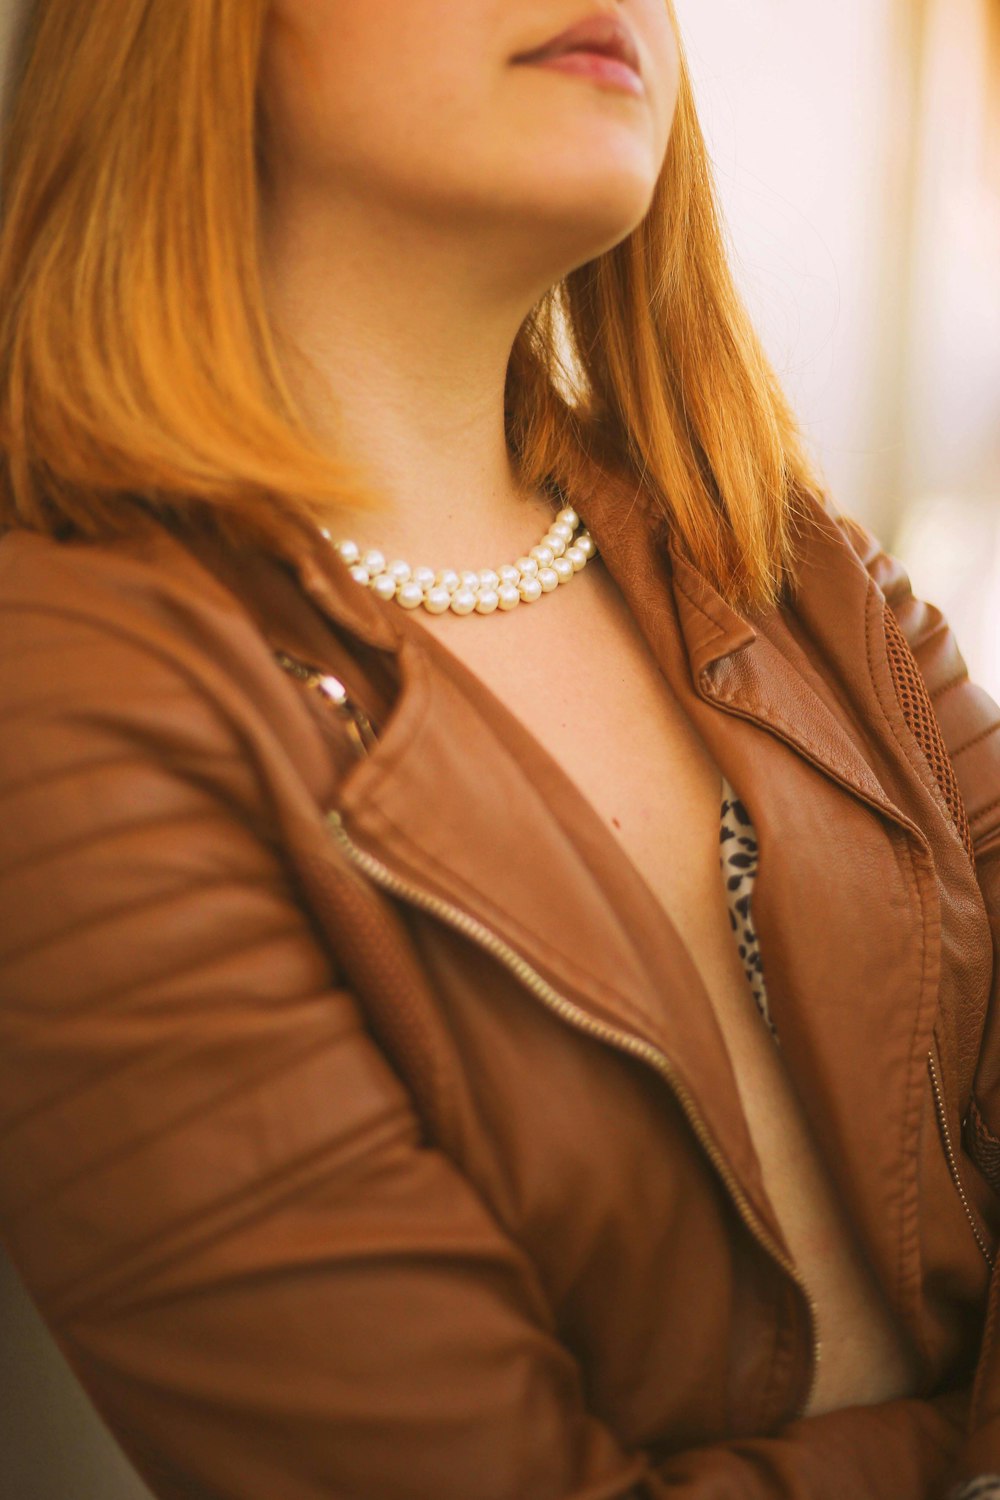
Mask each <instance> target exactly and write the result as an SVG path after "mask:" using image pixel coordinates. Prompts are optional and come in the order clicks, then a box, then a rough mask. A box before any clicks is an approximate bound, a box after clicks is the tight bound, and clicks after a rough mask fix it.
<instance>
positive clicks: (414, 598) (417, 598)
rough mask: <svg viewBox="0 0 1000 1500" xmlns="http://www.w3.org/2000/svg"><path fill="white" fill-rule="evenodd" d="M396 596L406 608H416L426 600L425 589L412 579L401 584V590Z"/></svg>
mask: <svg viewBox="0 0 1000 1500" xmlns="http://www.w3.org/2000/svg"><path fill="white" fill-rule="evenodd" d="M396 598H397V599H398V600H399V602H400V604H401V605H402V606H403V608H404V609H416V608H417V605H418V604H423V602H424V591H423V589H422V588H421V587H420V585H419V583H414V582H413V580H412V579H410V580H409V581H408V582H407V583H401V584H400V585H399V592H398V593H397V594H396Z"/></svg>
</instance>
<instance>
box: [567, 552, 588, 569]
mask: <svg viewBox="0 0 1000 1500" xmlns="http://www.w3.org/2000/svg"><path fill="white" fill-rule="evenodd" d="M563 556H564V557H565V558H567V559H568V560H569V561H570V562H571V563H572V564H573V571H574V573H579V571H580V569H581V568H584V567H586V565H587V557H586V553H584V552H581V551H580V549H579V547H567V548H566V551H565V553H564V554H563Z"/></svg>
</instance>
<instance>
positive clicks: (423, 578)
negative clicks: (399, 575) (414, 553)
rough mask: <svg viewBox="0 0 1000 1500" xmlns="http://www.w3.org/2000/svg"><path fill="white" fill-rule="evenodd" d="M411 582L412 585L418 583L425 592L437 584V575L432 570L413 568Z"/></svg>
mask: <svg viewBox="0 0 1000 1500" xmlns="http://www.w3.org/2000/svg"><path fill="white" fill-rule="evenodd" d="M413 581H414V583H419V585H420V587H421V588H422V589H424V590H425V591H426V590H427V589H432V588H433V587H434V585H435V583H436V582H437V575H436V574H435V572H434V569H433V568H414V570H413Z"/></svg>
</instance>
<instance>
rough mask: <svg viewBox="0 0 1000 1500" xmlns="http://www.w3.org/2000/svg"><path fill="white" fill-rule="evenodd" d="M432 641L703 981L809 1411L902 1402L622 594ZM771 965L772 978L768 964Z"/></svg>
mask: <svg viewBox="0 0 1000 1500" xmlns="http://www.w3.org/2000/svg"><path fill="white" fill-rule="evenodd" d="M423 623H424V622H423V621H421V624H423ZM429 628H431V629H432V630H433V632H434V634H435V635H436V636H437V637H438V639H439V640H440V641H441V643H442V644H444V645H445V646H446V647H447V648H448V649H449V650H450V651H451V652H453V653H454V655H456V656H457V657H459V659H460V660H461V661H462V662H463V664H464V665H465V666H466V667H468V668H469V669H470V670H471V671H472V672H474V673H475V675H476V676H477V677H478V678H479V679H480V680H481V681H482V682H483V683H484V684H485V685H486V686H487V687H488V688H489V689H490V690H491V691H492V692H493V693H494V694H495V695H496V696H497V697H499V698H500V699H501V700H502V701H503V702H504V703H505V704H506V706H507V707H508V709H510V710H511V711H512V712H513V713H514V714H515V715H516V716H517V717H518V718H519V719H520V720H521V721H522V723H524V725H525V726H526V727H527V728H528V729H529V730H530V732H531V733H532V735H533V736H534V737H535V738H536V739H537V740H538V741H539V742H540V744H541V745H542V746H543V747H544V748H545V749H546V750H547V751H548V752H549V754H550V755H551V756H552V757H553V759H554V760H555V761H556V762H557V763H558V764H559V766H560V767H561V768H562V769H563V771H564V772H565V773H566V775H567V776H568V777H569V778H570V779H571V780H572V781H573V782H574V783H575V784H576V786H577V788H578V789H579V790H580V791H581V792H582V793H583V795H584V797H585V798H586V799H587V801H588V802H589V803H590V805H591V806H592V807H593V809H594V810H595V811H596V812H597V813H598V815H599V816H600V818H601V819H602V821H603V822H604V824H605V825H606V827H607V828H608V831H609V833H610V834H611V835H612V836H613V837H614V838H615V839H616V840H618V841H619V843H620V844H621V845H622V847H623V849H624V851H625V853H626V855H627V856H628V858H629V859H630V861H631V863H632V864H633V865H634V867H635V868H636V870H637V871H638V872H639V874H640V875H641V876H642V878H643V879H644V881H645V882H646V884H647V885H648V886H649V888H650V890H651V891H652V893H653V895H654V896H655V898H656V900H657V901H658V903H659V905H660V906H661V907H662V909H663V911H664V913H665V914H666V916H667V917H668V918H669V919H670V920H671V921H672V922H673V924H674V926H675V927H676V928H677V930H678V932H679V934H680V935H681V937H682V940H683V942H684V944H685V946H686V947H687V949H688V951H689V953H690V955H691V958H692V960H693V962H694V964H695V966H696V967H697V969H698V971H699V972H700V974H701V977H702V979H703V981H704V984H705V989H706V991H707V993H708V996H709V997H710V1001H711V1004H712V1007H713V1010H714V1013H715V1019H716V1021H717V1023H718V1025H719V1028H720V1030H721V1031H722V1034H723V1037H724V1039H725V1043H726V1047H727V1049H728V1051H729V1054H730V1057H731V1059H732V1063H733V1070H734V1073H735V1076H736V1079H737V1084H738V1088H739V1093H740V1103H741V1105H742V1108H743V1112H744V1115H745V1117H746V1120H747V1125H748V1128H749V1131H750V1135H751V1138H752V1140H753V1143H754V1146H755V1148H756V1150H757V1153H758V1156H759V1159H760V1163H761V1170H762V1173H763V1176H764V1180H765V1183H766V1186H767V1190H768V1193H769V1196H770V1197H771V1199H772V1202H773V1204H774V1208H775V1212H776V1214H777V1216H778V1219H779V1221H780V1222H781V1224H782V1227H783V1229H784V1231H785V1234H786V1238H787V1240H788V1243H789V1246H790V1248H791V1250H792V1253H793V1255H794V1257H795V1259H796V1260H797V1261H798V1262H799V1264H800V1267H801V1269H802V1271H803V1274H804V1277H805V1280H806V1282H807V1284H808V1285H809V1286H810V1288H811V1290H812V1293H813V1297H814V1302H815V1305H816V1307H817V1310H818V1314H819V1317H820V1321H821V1328H822V1330H823V1334H824V1336H825V1339H826V1349H827V1357H826V1359H825V1361H824V1373H823V1377H822V1379H821V1381H820V1382H818V1383H817V1386H816V1388H815V1390H814V1398H813V1399H814V1407H813V1409H817V1408H821V1407H822V1406H825V1405H826V1404H839V1403H841V1402H843V1401H845V1400H848V1399H852V1400H853V1399H879V1398H880V1397H882V1396H884V1395H886V1394H888V1393H889V1392H893V1393H895V1392H897V1391H899V1390H901V1389H903V1388H905V1386H906V1385H907V1383H908V1381H909V1379H910V1374H909V1372H908V1370H907V1368H906V1365H905V1361H904V1357H903V1354H902V1351H901V1349H900V1346H899V1343H898V1338H897V1336H896V1335H895V1333H894V1331H893V1330H892V1329H891V1328H890V1326H889V1323H888V1321H887V1318H886V1314H885V1311H884V1309H883V1308H882V1306H881V1304H880V1301H879V1298H878V1295H877V1293H876V1291H875V1288H874V1285H873V1282H872V1279H871V1277H870V1273H869V1272H868V1271H867V1269H866V1267H865V1266H864V1264H863V1262H862V1259H861V1257H860V1255H859V1252H858V1249H857V1247H856V1245H855V1243H854V1241H853V1237H852V1234H851V1231H850V1228H849V1225H848V1223H847V1221H846V1219H845V1216H844V1214H843V1210H842V1208H841V1207H840V1206H839V1204H838V1202H837V1200H836V1197H835V1194H834V1191H833V1188H832V1183H831V1179H830V1176H829V1172H828V1171H827V1169H826V1167H825V1165H824V1163H823V1161H822V1159H821V1157H820V1155H819V1153H818V1151H817V1149H816V1146H815V1143H814V1141H813V1139H812V1137H811V1135H810V1133H809V1131H808V1128H807V1125H806V1122H805V1118H804V1115H803V1112H802V1110H801V1107H800V1106H799V1103H798V1100H797V1097H796V1094H795V1090H794V1086H793V1083H792V1080H791V1079H790V1078H789V1076H788V1073H787V1070H786V1068H785V1066H784V1063H783V1060H782V1055H781V1052H780V1050H779V1049H778V1048H776V1047H775V1045H774V1042H773V1040H772V1038H771V1035H770V1033H769V1032H768V1030H767V1028H766V1027H765V1026H764V1025H763V1023H762V1021H761V1018H760V1016H759V1014H758V1011H757V1009H756V1007H755V1004H754V1000H753V996H752V992H751V989H750V985H749V982H748V979H747V975H746V973H745V970H744V965H743V961H742V959H741V958H740V955H739V952H738V947H737V942H736V941H735V940H734V935H733V930H732V924H731V922H730V916H729V903H728V901H727V897H726V886H725V881H724V876H723V871H722V869H721V868H720V821H721V820H720V813H721V806H722V798H723V777H722V772H721V770H720V768H719V766H718V764H717V763H716V761H715V760H714V759H713V757H712V755H711V754H710V752H709V750H708V748H707V746H706V745H705V743H704V741H703V739H702V737H701V736H700V735H699V734H698V732H697V730H696V729H695V727H694V725H693V724H692V723H691V720H690V718H689V717H688V715H687V714H686V713H685V711H684V709H683V708H682V706H681V705H680V704H679V703H678V701H677V699H676V698H675V696H674V695H673V693H672V691H671V689H670V687H669V685H668V683H667V681H666V680H665V678H664V675H663V673H662V672H661V670H660V668H659V666H658V664H657V662H656V660H655V658H654V657H653V655H652V653H651V652H650V650H649V648H648V645H647V643H646V642H645V640H644V638H643V636H642V634H641V632H640V631H639V628H638V626H637V625H636V623H635V621H634V619H633V617H632V616H631V614H630V613H629V611H628V609H627V607H626V605H625V602H624V600H623V599H622V597H621V595H620V593H619V592H618V590H617V588H616V586H615V585H614V583H613V581H612V580H611V579H610V577H609V576H608V575H607V573H606V572H604V571H603V569H601V568H600V567H599V566H595V565H594V564H591V566H590V567H589V568H588V570H587V573H586V576H585V577H580V578H579V579H577V580H574V586H573V588H572V589H567V590H566V591H565V594H563V593H562V592H561V591H560V593H558V594H557V595H555V596H554V597H552V598H551V599H548V600H546V601H545V602H544V603H542V604H540V605H539V607H537V608H533V607H530V606H529V607H527V608H525V609H524V610H518V611H515V612H513V613H512V614H511V615H509V616H504V617H500V618H499V619H494V618H493V617H485V618H482V619H480V618H461V619H458V618H456V619H452V618H450V617H448V616H444V617H437V618H432V619H430V622H429ZM735 790H736V791H737V793H739V791H740V788H739V787H736V788H735ZM764 965H765V973H766V955H764Z"/></svg>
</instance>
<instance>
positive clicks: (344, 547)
mask: <svg viewBox="0 0 1000 1500" xmlns="http://www.w3.org/2000/svg"><path fill="white" fill-rule="evenodd" d="M337 551H338V552H339V553H340V555H341V557H342V558H343V559H344V561H345V563H346V564H347V566H348V567H351V565H352V564H353V563H356V562H357V561H358V559H359V558H360V556H361V549H360V547H359V546H358V544H357V542H338V543H337Z"/></svg>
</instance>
